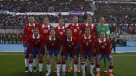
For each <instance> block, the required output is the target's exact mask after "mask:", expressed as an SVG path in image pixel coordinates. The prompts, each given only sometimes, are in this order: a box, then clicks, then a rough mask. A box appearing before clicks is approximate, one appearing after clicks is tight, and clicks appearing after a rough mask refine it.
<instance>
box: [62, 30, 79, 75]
mask: <svg viewBox="0 0 136 76" xmlns="http://www.w3.org/2000/svg"><path fill="white" fill-rule="evenodd" d="M76 46H77V39H76V38H75V37H74V36H72V31H71V29H67V30H66V37H65V38H64V44H63V47H64V48H63V51H62V72H63V73H62V76H65V69H66V60H67V58H68V56H70V58H74V76H77V72H78V65H77V63H78V62H77V50H76V49H77V48H76Z"/></svg>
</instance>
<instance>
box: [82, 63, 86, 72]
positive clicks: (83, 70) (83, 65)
mask: <svg viewBox="0 0 136 76" xmlns="http://www.w3.org/2000/svg"><path fill="white" fill-rule="evenodd" d="M85 66H86V65H85V64H82V65H81V68H82V72H83V74H85Z"/></svg>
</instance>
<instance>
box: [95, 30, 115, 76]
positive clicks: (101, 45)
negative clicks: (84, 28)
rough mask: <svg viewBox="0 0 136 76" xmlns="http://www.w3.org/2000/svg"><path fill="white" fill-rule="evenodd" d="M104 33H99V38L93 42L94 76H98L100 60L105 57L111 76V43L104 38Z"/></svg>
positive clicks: (110, 75)
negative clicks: (94, 49)
mask: <svg viewBox="0 0 136 76" xmlns="http://www.w3.org/2000/svg"><path fill="white" fill-rule="evenodd" d="M105 35H106V33H105V31H103V32H101V33H100V38H98V39H97V40H96V42H95V44H96V52H97V54H96V55H97V65H96V76H100V58H102V57H103V56H105V57H106V59H107V60H108V63H109V70H108V72H109V75H108V76H113V75H112V69H113V62H112V55H111V49H110V47H111V43H110V40H109V39H108V38H106V37H105Z"/></svg>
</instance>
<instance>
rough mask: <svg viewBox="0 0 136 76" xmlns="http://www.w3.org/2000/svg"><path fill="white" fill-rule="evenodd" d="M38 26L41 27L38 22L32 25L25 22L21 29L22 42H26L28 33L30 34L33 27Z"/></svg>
mask: <svg viewBox="0 0 136 76" xmlns="http://www.w3.org/2000/svg"><path fill="white" fill-rule="evenodd" d="M35 26H36V27H39V29H41V25H40V24H39V23H37V22H36V23H34V24H33V25H30V24H26V25H25V27H24V29H23V36H22V42H23V43H26V39H27V38H28V36H29V35H31V34H32V31H33V29H34V27H35Z"/></svg>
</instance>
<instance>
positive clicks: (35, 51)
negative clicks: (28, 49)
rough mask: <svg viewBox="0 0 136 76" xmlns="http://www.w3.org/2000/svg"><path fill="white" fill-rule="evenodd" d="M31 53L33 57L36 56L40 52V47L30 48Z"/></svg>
mask: <svg viewBox="0 0 136 76" xmlns="http://www.w3.org/2000/svg"><path fill="white" fill-rule="evenodd" d="M32 54H33V58H36V56H37V55H38V56H39V54H40V49H39V48H32Z"/></svg>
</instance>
